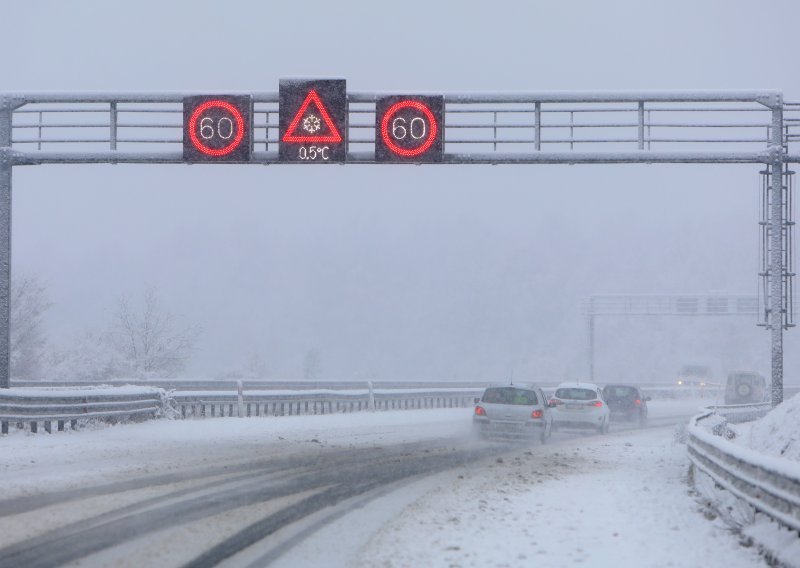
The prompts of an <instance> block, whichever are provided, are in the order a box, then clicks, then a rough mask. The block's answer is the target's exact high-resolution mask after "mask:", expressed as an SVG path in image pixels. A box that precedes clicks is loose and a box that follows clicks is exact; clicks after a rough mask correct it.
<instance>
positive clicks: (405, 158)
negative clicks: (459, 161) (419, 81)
mask: <svg viewBox="0 0 800 568" xmlns="http://www.w3.org/2000/svg"><path fill="white" fill-rule="evenodd" d="M443 109H444V97H435V96H434V97H432V96H410V95H398V96H390V97H381V98H379V99H378V101H377V103H376V105H375V160H376V161H378V162H441V161H442V132H443V130H444V122H443V120H442V117H443V115H444V113H443Z"/></svg>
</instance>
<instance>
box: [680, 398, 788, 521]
mask: <svg viewBox="0 0 800 568" xmlns="http://www.w3.org/2000/svg"><path fill="white" fill-rule="evenodd" d="M715 420H716V421H717V422H719V424H717V427H716V428H708V427H706V426H707V425H709V426H710V425H711V423H712V422H714V421H715ZM726 433H727V428H726V427H725V426H724V420H723V419H721V417H719V415H717V414H715V413H714V412H712V411H708V412H706V413H703V414H700V415H698V416H696V417H695V418H693V419H692V421H691V423H690V424H689V437H688V448H689V458H690V459H691V461H692V465H693V467H694V468H695V469H696V471H699V472H701V473H702V474H705V475H707V476H709V477H710V478H711V479H712V480H713V481H714V483H715V484H717V485H718V486H720V487H722V488H724V489H726V490H727V491H729V492H730V493H731V494H733V495H734V496H736V497H738V498H739V499H741V500H743V501H744V502H746V503H747V504H749V505H750V506H752V507H753V508H754V509H755V510H756V511H758V512H761V513H764V514H765V515H767V516H769V517H770V518H772V519H774V520H775V521H777V522H778V523H780V524H781V525H783V526H785V527H787V528H789V529H791V530H795V531H800V466H798V465H797V463H794V462H791V461H790V460H786V459H782V458H779V457H774V456H768V455H764V454H762V453H759V452H757V451H754V450H752V449H749V448H745V447H742V446H738V445H736V444H734V443H732V442H731V441H729V440H728V439H726V437H725V434H726Z"/></svg>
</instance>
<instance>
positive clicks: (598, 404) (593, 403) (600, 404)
mask: <svg viewBox="0 0 800 568" xmlns="http://www.w3.org/2000/svg"><path fill="white" fill-rule="evenodd" d="M586 406H596V407H598V408H599V407H601V406H603V403H602V402H601V401H599V400H593V401H592V402H587V403H586Z"/></svg>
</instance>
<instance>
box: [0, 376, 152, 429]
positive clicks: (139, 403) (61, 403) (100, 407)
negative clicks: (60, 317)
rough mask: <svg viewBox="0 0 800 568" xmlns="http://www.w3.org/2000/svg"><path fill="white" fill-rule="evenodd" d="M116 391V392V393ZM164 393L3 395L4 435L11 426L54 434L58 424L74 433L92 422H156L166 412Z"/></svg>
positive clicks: (1, 426)
mask: <svg viewBox="0 0 800 568" xmlns="http://www.w3.org/2000/svg"><path fill="white" fill-rule="evenodd" d="M115 391H116V392H115ZM164 394H165V393H164V391H162V390H160V389H153V388H148V387H144V388H141V387H140V388H138V389H123V390H120V389H113V388H109V389H92V390H72V391H68V390H58V391H54V390H35V389H9V390H7V391H0V431H1V432H2V433H3V434H8V431H9V425H10V424H15V423H16V424H19V425H21V426H23V427H24V426H25V425H29V427H30V431H31V432H33V433H36V432H38V430H39V424H40V423H42V424H43V425H44V429H45V431H46V432H48V433H49V432H52V423H53V422H55V423H56V425H57V428H58V430H59V431H63V430H64V429H65V426H66V424H67V423H69V425H70V428H71V429H75V428H77V426H78V422H79V421H85V420H88V419H129V418H148V417H149V418H153V417H156V416H157V415H159V414H160V413H161V412H162V411H163V408H164V399H163V396H164Z"/></svg>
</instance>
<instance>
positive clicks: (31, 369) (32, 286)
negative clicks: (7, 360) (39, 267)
mask: <svg viewBox="0 0 800 568" xmlns="http://www.w3.org/2000/svg"><path fill="white" fill-rule="evenodd" d="M50 306H52V303H51V302H50V300H49V298H48V297H47V288H46V287H45V285H44V284H43V283H42V282H41V280H39V278H38V277H36V276H24V277H22V278H19V279H13V280H12V282H11V313H10V320H11V321H10V328H11V338H10V339H11V346H10V350H11V353H10V355H11V376H12V377H14V378H17V379H28V380H30V379H34V378H40V373H41V370H42V359H43V356H44V346H45V334H44V314H45V312H46V311H47V310H48V309H49V308H50Z"/></svg>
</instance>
